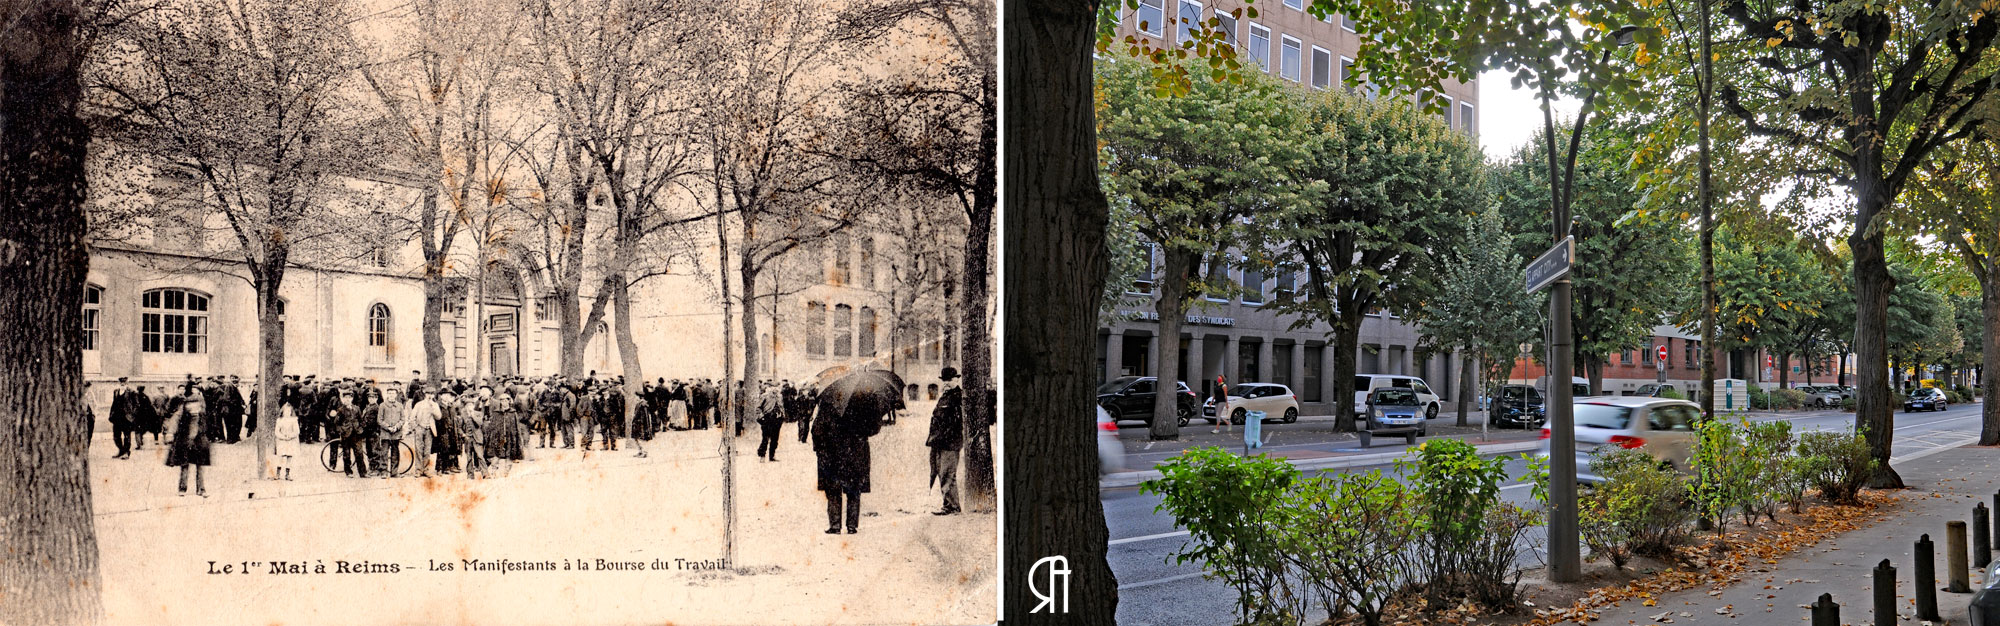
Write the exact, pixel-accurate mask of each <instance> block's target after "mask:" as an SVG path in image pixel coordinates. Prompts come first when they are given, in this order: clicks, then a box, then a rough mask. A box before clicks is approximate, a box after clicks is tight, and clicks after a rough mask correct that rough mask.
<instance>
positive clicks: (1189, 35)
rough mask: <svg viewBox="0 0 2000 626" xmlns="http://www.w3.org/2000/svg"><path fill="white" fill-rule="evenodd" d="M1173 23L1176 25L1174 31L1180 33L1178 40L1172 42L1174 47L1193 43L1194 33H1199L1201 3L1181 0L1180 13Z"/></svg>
mask: <svg viewBox="0 0 2000 626" xmlns="http://www.w3.org/2000/svg"><path fill="white" fill-rule="evenodd" d="M1174 23H1175V24H1177V25H1178V26H1177V27H1176V28H1175V31H1177V32H1179V33H1180V38H1179V39H1177V40H1176V41H1174V45H1176V46H1184V45H1188V44H1191V43H1194V35H1195V33H1197V32H1200V31H1201V3H1200V2H1191V1H1189V0H1181V2H1180V13H1179V15H1177V16H1176V17H1175V18H1174Z"/></svg>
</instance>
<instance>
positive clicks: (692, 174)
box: [0, 0, 1001, 625]
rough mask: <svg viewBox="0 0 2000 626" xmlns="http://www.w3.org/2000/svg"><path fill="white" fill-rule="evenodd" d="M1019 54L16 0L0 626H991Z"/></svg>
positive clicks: (684, 30)
mask: <svg viewBox="0 0 2000 626" xmlns="http://www.w3.org/2000/svg"><path fill="white" fill-rule="evenodd" d="M998 8H999V7H998V5H997V4H996V3H992V2H986V1H984V0H973V1H971V2H966V1H964V0H732V1H730V2H724V3H694V2H687V1H685V0H490V1H489V0H59V1H46V2H44V1H11V0H9V1H0V42H4V43H0V283H5V284H8V285H10V288H9V289H8V290H7V291H8V293H7V294H6V295H4V296H0V319H4V320H5V323H4V324H0V345H5V346H7V347H6V348H4V349H0V389H4V391H0V416H4V420H5V428H0V449H4V450H6V452H5V453H4V454H0V459H4V460H0V477H4V478H0V480H4V481H5V488H4V489H0V545H4V546H5V549H4V550H0V554H4V556H0V624H53V625H68V624H204V625H207V624H280V623H281V624H413V623H464V624H640V623H646V624H660V623H674V624H807V623H810V624H875V623H887V622H897V623H919V624H947V623H950V624H959V623H991V622H993V621H995V620H997V619H998V618H999V597H1000V593H999V589H1000V585H1001V583H1000V580H999V566H1000V563H999V537H1000V511H999V506H998V502H999V490H1000V486H999V485H998V484H997V482H996V478H997V477H998V476H999V474H1000V471H999V468H996V461H995V459H996V457H997V456H998V454H997V453H998V452H999V449H998V442H997V430H998V426H997V423H998V413H999V412H998V402H999V394H998V390H997V386H998V385H997V381H996V375H995V365H996V361H997V359H996V354H995V347H996V346H997V339H996V337H997V327H996V323H995V314H996V311H997V308H998V303H997V297H996V285H995V283H994V277H995V276H996V275H997V268H998V267H999V258H998V255H997V253H996V251H995V247H994V245H993V243H992V240H993V239H994V236H995V228H996V225H997V215H996V213H997V206H998V197H999V195H998V194H999V189H998V180H997V178H998V169H997V157H998V151H997V146H998V141H999V137H998V124H997V120H998V114H999V111H998V108H999V103H998V92H997V90H998V82H999V76H998V68H997V64H998V61H997V50H996V49H997V30H996V13H997V12H998Z"/></svg>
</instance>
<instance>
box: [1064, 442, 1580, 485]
mask: <svg viewBox="0 0 2000 626" xmlns="http://www.w3.org/2000/svg"><path fill="white" fill-rule="evenodd" d="M1475 447H1477V448H1478V449H1479V454H1480V455H1481V456H1490V455H1496V454H1511V453H1514V452H1527V451H1530V450H1538V449H1540V448H1541V447H1542V442H1541V441H1540V440H1535V441H1520V442H1514V443H1496V444H1489V445H1484V446H1475ZM1407 453H1408V452H1407V449H1406V450H1404V451H1397V452H1378V453H1374V454H1357V455H1354V456H1346V457H1335V458H1330V459H1307V460H1304V461H1287V463H1290V464H1291V465H1292V467H1294V468H1297V469H1298V470H1300V471H1305V470H1325V469H1342V468H1348V467H1361V466H1367V465H1380V464H1382V463H1384V462H1387V461H1393V460H1396V459H1398V458H1401V457H1402V456H1403V455H1404V454H1407ZM1159 477H1161V474H1160V472H1159V470H1143V471H1137V472H1118V473H1115V474H1110V475H1108V476H1105V477H1103V478H1099V479H1098V480H1097V488H1098V489H1112V488H1117V487H1132V486H1137V485H1138V484H1139V483H1142V482H1145V481H1148V480H1152V479H1155V478H1159Z"/></svg>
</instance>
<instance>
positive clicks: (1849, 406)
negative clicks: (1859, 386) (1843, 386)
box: [1840, 396, 1854, 413]
mask: <svg viewBox="0 0 2000 626" xmlns="http://www.w3.org/2000/svg"><path fill="white" fill-rule="evenodd" d="M1840 410H1842V411H1846V412H1849V413H1853V412H1854V398H1853V397H1852V396H1849V397H1846V398H1841V399H1840Z"/></svg>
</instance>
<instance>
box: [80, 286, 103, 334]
mask: <svg viewBox="0 0 2000 626" xmlns="http://www.w3.org/2000/svg"><path fill="white" fill-rule="evenodd" d="M103 307H104V288H103V287H99V286H97V285H84V286H83V349H85V350H96V349H97V315H98V312H99V311H101V310H103Z"/></svg>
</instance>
